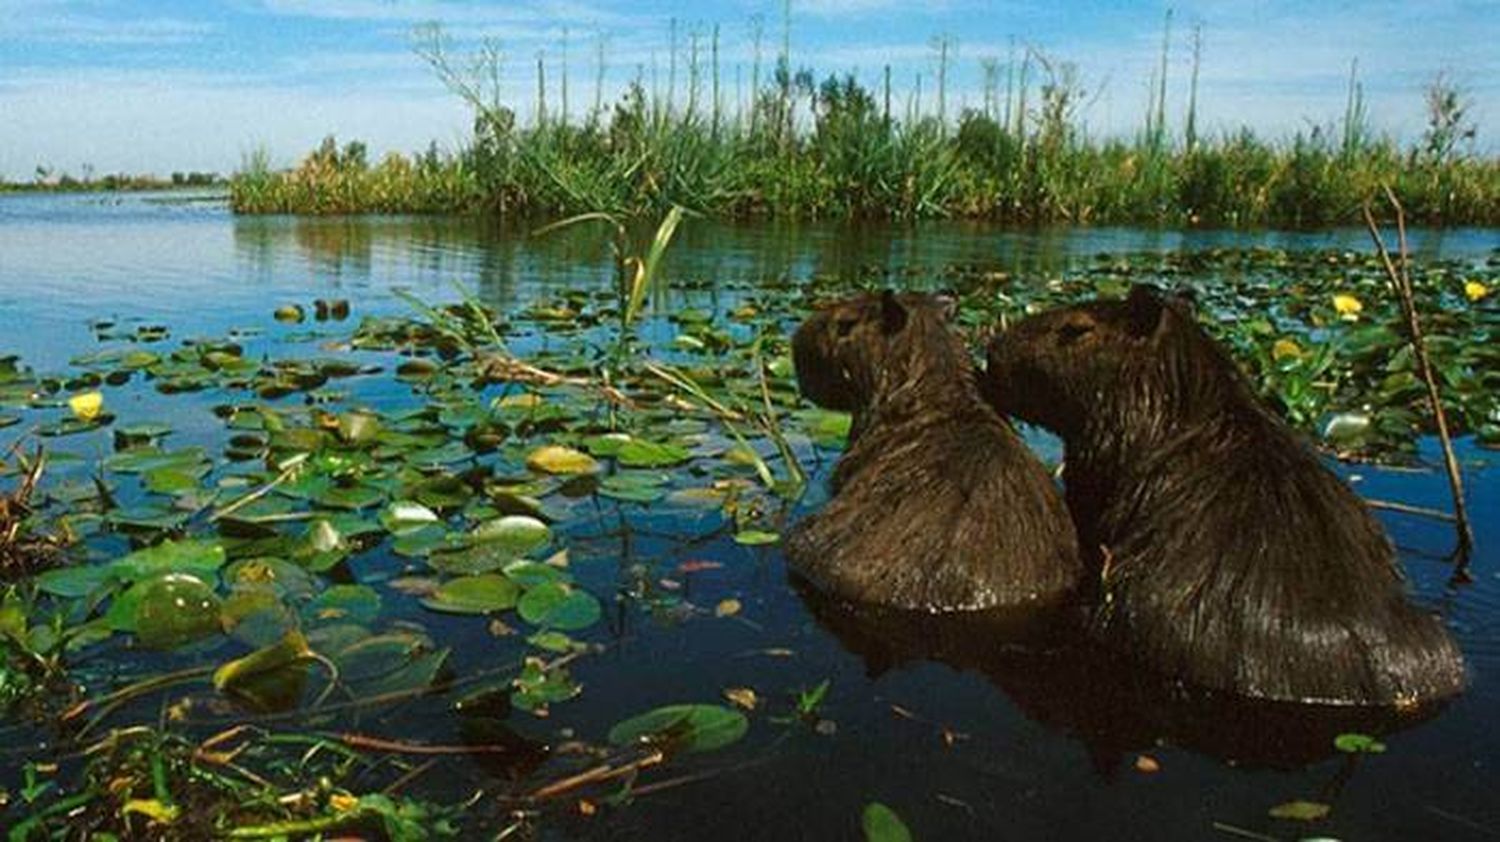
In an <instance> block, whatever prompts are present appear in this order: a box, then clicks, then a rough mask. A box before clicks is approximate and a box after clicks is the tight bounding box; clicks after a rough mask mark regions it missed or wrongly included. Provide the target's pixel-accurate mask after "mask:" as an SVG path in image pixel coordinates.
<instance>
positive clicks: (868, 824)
mask: <svg viewBox="0 0 1500 842" xmlns="http://www.w3.org/2000/svg"><path fill="white" fill-rule="evenodd" d="M859 826H860V829H861V830H863V831H864V834H865V842H911V831H910V830H907V829H906V824H905V823H904V822H902V821H901V817H900V816H897V815H896V812H895V811H894V810H892V809H891V808H890V807H887V806H885V805H884V804H881V803H880V802H879V801H872V802H870V803H869V804H866V805H865V809H864V812H863V813H861V814H860V817H859Z"/></svg>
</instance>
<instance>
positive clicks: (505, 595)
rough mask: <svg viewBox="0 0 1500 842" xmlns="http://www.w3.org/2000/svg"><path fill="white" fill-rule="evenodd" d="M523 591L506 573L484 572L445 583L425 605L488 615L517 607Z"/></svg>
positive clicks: (455, 612)
mask: <svg viewBox="0 0 1500 842" xmlns="http://www.w3.org/2000/svg"><path fill="white" fill-rule="evenodd" d="M520 593H521V589H520V587H519V586H517V585H516V583H515V582H512V581H511V580H510V579H508V578H506V577H505V576H501V575H499V574H497V573H481V574H478V575H476V576H461V577H459V578H457V579H450V580H448V581H447V582H444V583H443V584H442V585H440V586H439V587H438V589H437V593H435V594H433V595H432V596H431V597H429V598H427V599H424V600H422V604H423V605H425V606H427V607H428V608H431V609H433V610H434V611H444V612H448V613H452V614H488V613H490V612H492V611H504V610H506V609H508V608H514V607H515V605H516V598H517V597H518V596H519V595H520Z"/></svg>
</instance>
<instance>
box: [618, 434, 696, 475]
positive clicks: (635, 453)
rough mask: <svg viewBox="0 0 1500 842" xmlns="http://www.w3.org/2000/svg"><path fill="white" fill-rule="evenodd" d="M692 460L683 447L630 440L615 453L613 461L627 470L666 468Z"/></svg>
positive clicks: (691, 456)
mask: <svg viewBox="0 0 1500 842" xmlns="http://www.w3.org/2000/svg"><path fill="white" fill-rule="evenodd" d="M691 458H693V454H692V452H691V451H689V450H688V449H687V448H685V447H681V446H679V445H675V444H667V443H665V442H651V441H642V440H640V439H631V440H630V441H628V442H625V443H624V444H622V445H620V448H619V449H618V450H616V451H615V459H616V461H618V462H619V463H620V464H621V465H624V466H626V467H628V468H666V467H670V466H672V465H681V464H682V463H683V462H686V461H688V460H689V459H691Z"/></svg>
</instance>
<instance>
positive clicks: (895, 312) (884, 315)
mask: <svg viewBox="0 0 1500 842" xmlns="http://www.w3.org/2000/svg"><path fill="white" fill-rule="evenodd" d="M904 327H906V307H905V306H904V305H903V304H902V303H901V300H900V299H898V298H897V297H896V293H894V292H892V291H891V290H885V291H883V292H881V293H880V331H881V332H882V333H884V334H885V335H886V336H890V335H892V334H896V333H900V332H901V329H902V328H904Z"/></svg>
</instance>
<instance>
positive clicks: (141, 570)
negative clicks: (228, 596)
mask: <svg viewBox="0 0 1500 842" xmlns="http://www.w3.org/2000/svg"><path fill="white" fill-rule="evenodd" d="M224 558H225V556H224V547H223V546H222V545H221V544H220V543H219V542H218V541H210V540H200V539H190V540H183V541H163V542H161V543H160V544H157V545H156V546H154V547H147V548H146V549H144V550H136V551H135V552H133V553H131V554H129V555H127V556H124V557H123V558H120V559H117V560H116V561H115V562H114V563H113V564H111V565H110V570H111V571H112V572H113V573H114V574H115V575H116V576H119V577H120V578H121V579H124V580H126V581H128V582H135V581H139V580H141V579H145V578H147V577H150V576H158V575H161V574H163V573H187V574H189V575H193V576H197V577H199V578H201V579H204V580H212V579H213V577H214V575H215V574H216V573H217V572H218V570H219V568H220V567H223V566H224Z"/></svg>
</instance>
